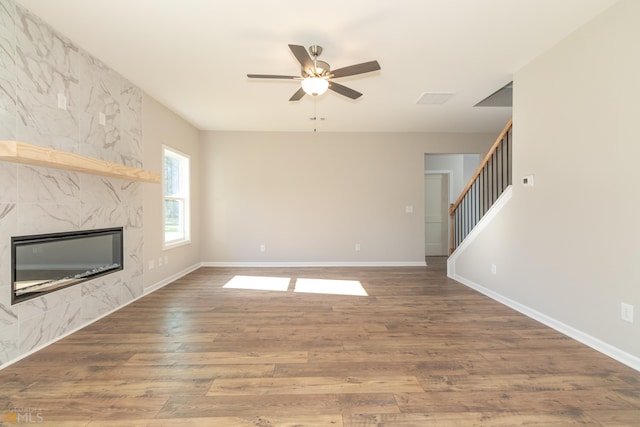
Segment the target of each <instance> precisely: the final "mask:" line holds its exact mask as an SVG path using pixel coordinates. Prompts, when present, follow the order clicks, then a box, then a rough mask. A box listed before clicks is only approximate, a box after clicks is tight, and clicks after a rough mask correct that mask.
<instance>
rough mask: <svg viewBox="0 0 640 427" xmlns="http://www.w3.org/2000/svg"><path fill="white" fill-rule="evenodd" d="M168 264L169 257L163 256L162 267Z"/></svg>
mask: <svg viewBox="0 0 640 427" xmlns="http://www.w3.org/2000/svg"><path fill="white" fill-rule="evenodd" d="M167 264H169V255H165V256H164V265H167Z"/></svg>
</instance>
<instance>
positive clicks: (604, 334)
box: [455, 0, 640, 369]
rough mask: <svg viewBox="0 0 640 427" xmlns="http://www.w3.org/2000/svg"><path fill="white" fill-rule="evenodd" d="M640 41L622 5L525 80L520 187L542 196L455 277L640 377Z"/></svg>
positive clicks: (633, 12)
mask: <svg viewBox="0 0 640 427" xmlns="http://www.w3.org/2000/svg"><path fill="white" fill-rule="evenodd" d="M639 40H640V2H637V1H633V0H629V1H623V2H621V3H619V4H617V5H616V6H614V7H613V8H612V9H610V10H609V11H608V12H606V13H605V14H603V15H602V16H600V17H598V18H597V19H596V20H594V21H593V22H591V23H590V24H588V25H586V26H585V27H583V28H582V29H580V30H578V31H577V32H576V33H574V34H573V35H571V36H570V37H569V38H567V39H566V40H564V41H562V42H561V43H560V44H558V45H557V46H556V47H555V48H553V49H551V50H550V51H549V52H547V53H545V54H544V55H542V56H540V57H539V58H537V59H535V60H534V61H533V62H531V63H530V64H529V65H527V66H526V67H524V68H523V69H522V70H520V71H519V72H517V73H516V75H515V78H514V84H515V95H514V131H513V137H514V148H513V150H514V151H513V152H514V180H515V181H516V182H518V180H521V178H522V176H524V175H529V174H534V175H535V187H533V188H525V187H523V186H522V185H519V184H516V185H515V186H514V188H513V198H512V199H511V200H510V202H509V203H508V205H507V206H506V207H505V208H504V210H502V211H501V212H500V213H499V214H498V216H497V218H496V219H495V220H494V221H493V222H492V223H491V224H490V226H489V227H488V228H487V229H486V230H485V231H484V232H483V233H482V234H481V235H480V236H479V237H478V238H477V239H476V240H475V241H474V242H473V243H472V244H471V245H470V246H469V248H468V249H467V250H465V251H464V252H463V253H462V254H459V257H458V259H457V261H456V265H455V271H456V273H457V274H459V275H460V276H461V277H463V278H465V279H467V280H469V281H471V282H473V283H475V284H479V285H481V286H483V287H484V288H486V289H488V290H490V291H491V292H495V293H496V294H497V295H500V296H501V297H504V298H508V299H510V300H512V301H514V302H516V303H517V304H521V305H522V306H524V307H527V308H528V309H531V310H535V311H536V312H538V313H540V314H541V315H542V316H544V317H546V318H547V319H549V320H551V321H552V322H558V324H559V325H561V326H562V327H565V331H570V332H571V331H573V332H572V333H573V334H574V335H576V336H581V337H582V339H583V341H585V342H587V343H590V344H593V345H596V346H599V347H600V348H601V349H604V350H606V351H609V353H616V352H618V350H619V352H618V353H617V354H616V356H617V357H618V358H619V359H625V358H627V362H629V361H630V362H629V363H630V364H632V365H634V366H636V367H637V368H639V369H640V274H639V273H638V255H639V253H640V252H639V251H638V248H637V245H638V241H640V225H639V224H640V222H639V221H638V219H639V218H640V191H639V190H638V182H640V169H638V166H637V163H638V159H639V158H640V143H639V136H638V135H639V133H638V125H637V124H638V118H639V117H640V101H639V100H640V79H639V78H638V76H640V54H639V53H638V52H639V51H638V41H639ZM492 263H495V264H496V266H497V274H496V275H492V274H490V265H491V264H492ZM621 302H625V303H628V304H632V305H634V306H635V323H634V324H631V323H627V322H624V321H622V320H621V318H620V303H621Z"/></svg>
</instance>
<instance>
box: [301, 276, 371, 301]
mask: <svg viewBox="0 0 640 427" xmlns="http://www.w3.org/2000/svg"><path fill="white" fill-rule="evenodd" d="M294 292H302V293H311V294H331V295H353V296H365V297H366V296H368V294H367V291H365V289H364V288H363V287H362V284H361V283H360V282H359V281H358V280H329V279H302V278H301V279H297V280H296V287H295V289H294Z"/></svg>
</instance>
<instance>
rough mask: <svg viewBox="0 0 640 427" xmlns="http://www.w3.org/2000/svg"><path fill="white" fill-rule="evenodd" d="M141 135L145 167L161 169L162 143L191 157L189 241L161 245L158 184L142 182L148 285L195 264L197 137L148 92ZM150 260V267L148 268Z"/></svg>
mask: <svg viewBox="0 0 640 427" xmlns="http://www.w3.org/2000/svg"><path fill="white" fill-rule="evenodd" d="M142 135H143V143H144V165H145V167H146V168H147V169H149V170H153V171H158V172H162V146H163V144H164V145H167V146H169V147H171V148H174V149H177V150H179V151H181V152H183V153H185V154H187V155H189V156H190V157H191V243H190V244H187V245H183V246H178V247H175V248H172V249H167V250H164V249H163V245H162V243H163V229H164V228H163V223H162V209H163V207H162V184H144V185H145V187H144V287H145V289H149V288H150V287H151V288H152V287H154V286H156V285H160V284H166V283H168V282H170V281H172V280H173V279H175V277H176V276H179V275H180V274H181V273H184V272H185V271H188V270H189V269H191V268H193V267H195V266H197V265H199V262H200V253H199V251H200V197H198V196H199V192H200V179H199V178H200V140H199V132H198V130H197V129H196V128H195V127H193V126H192V125H190V124H189V123H188V122H186V121H185V120H183V119H182V118H181V117H179V116H178V115H177V114H175V113H173V112H172V111H170V110H169V109H167V108H166V107H164V106H163V105H162V104H160V103H159V102H157V101H156V100H155V99H153V98H151V97H150V96H148V95H145V96H144V99H143V108H142ZM165 256H166V258H167V260H168V263H166V264H165V263H164V260H165ZM161 261H162V265H160V262H161ZM150 262H153V264H154V268H153V269H150V268H149V267H150Z"/></svg>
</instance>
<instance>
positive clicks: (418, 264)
mask: <svg viewBox="0 0 640 427" xmlns="http://www.w3.org/2000/svg"><path fill="white" fill-rule="evenodd" d="M201 266H202V267H426V266H427V263H426V261H384V262H383V261H372V262H355V261H354V262H349V261H347V262H212V261H208V262H203V263H201Z"/></svg>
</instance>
